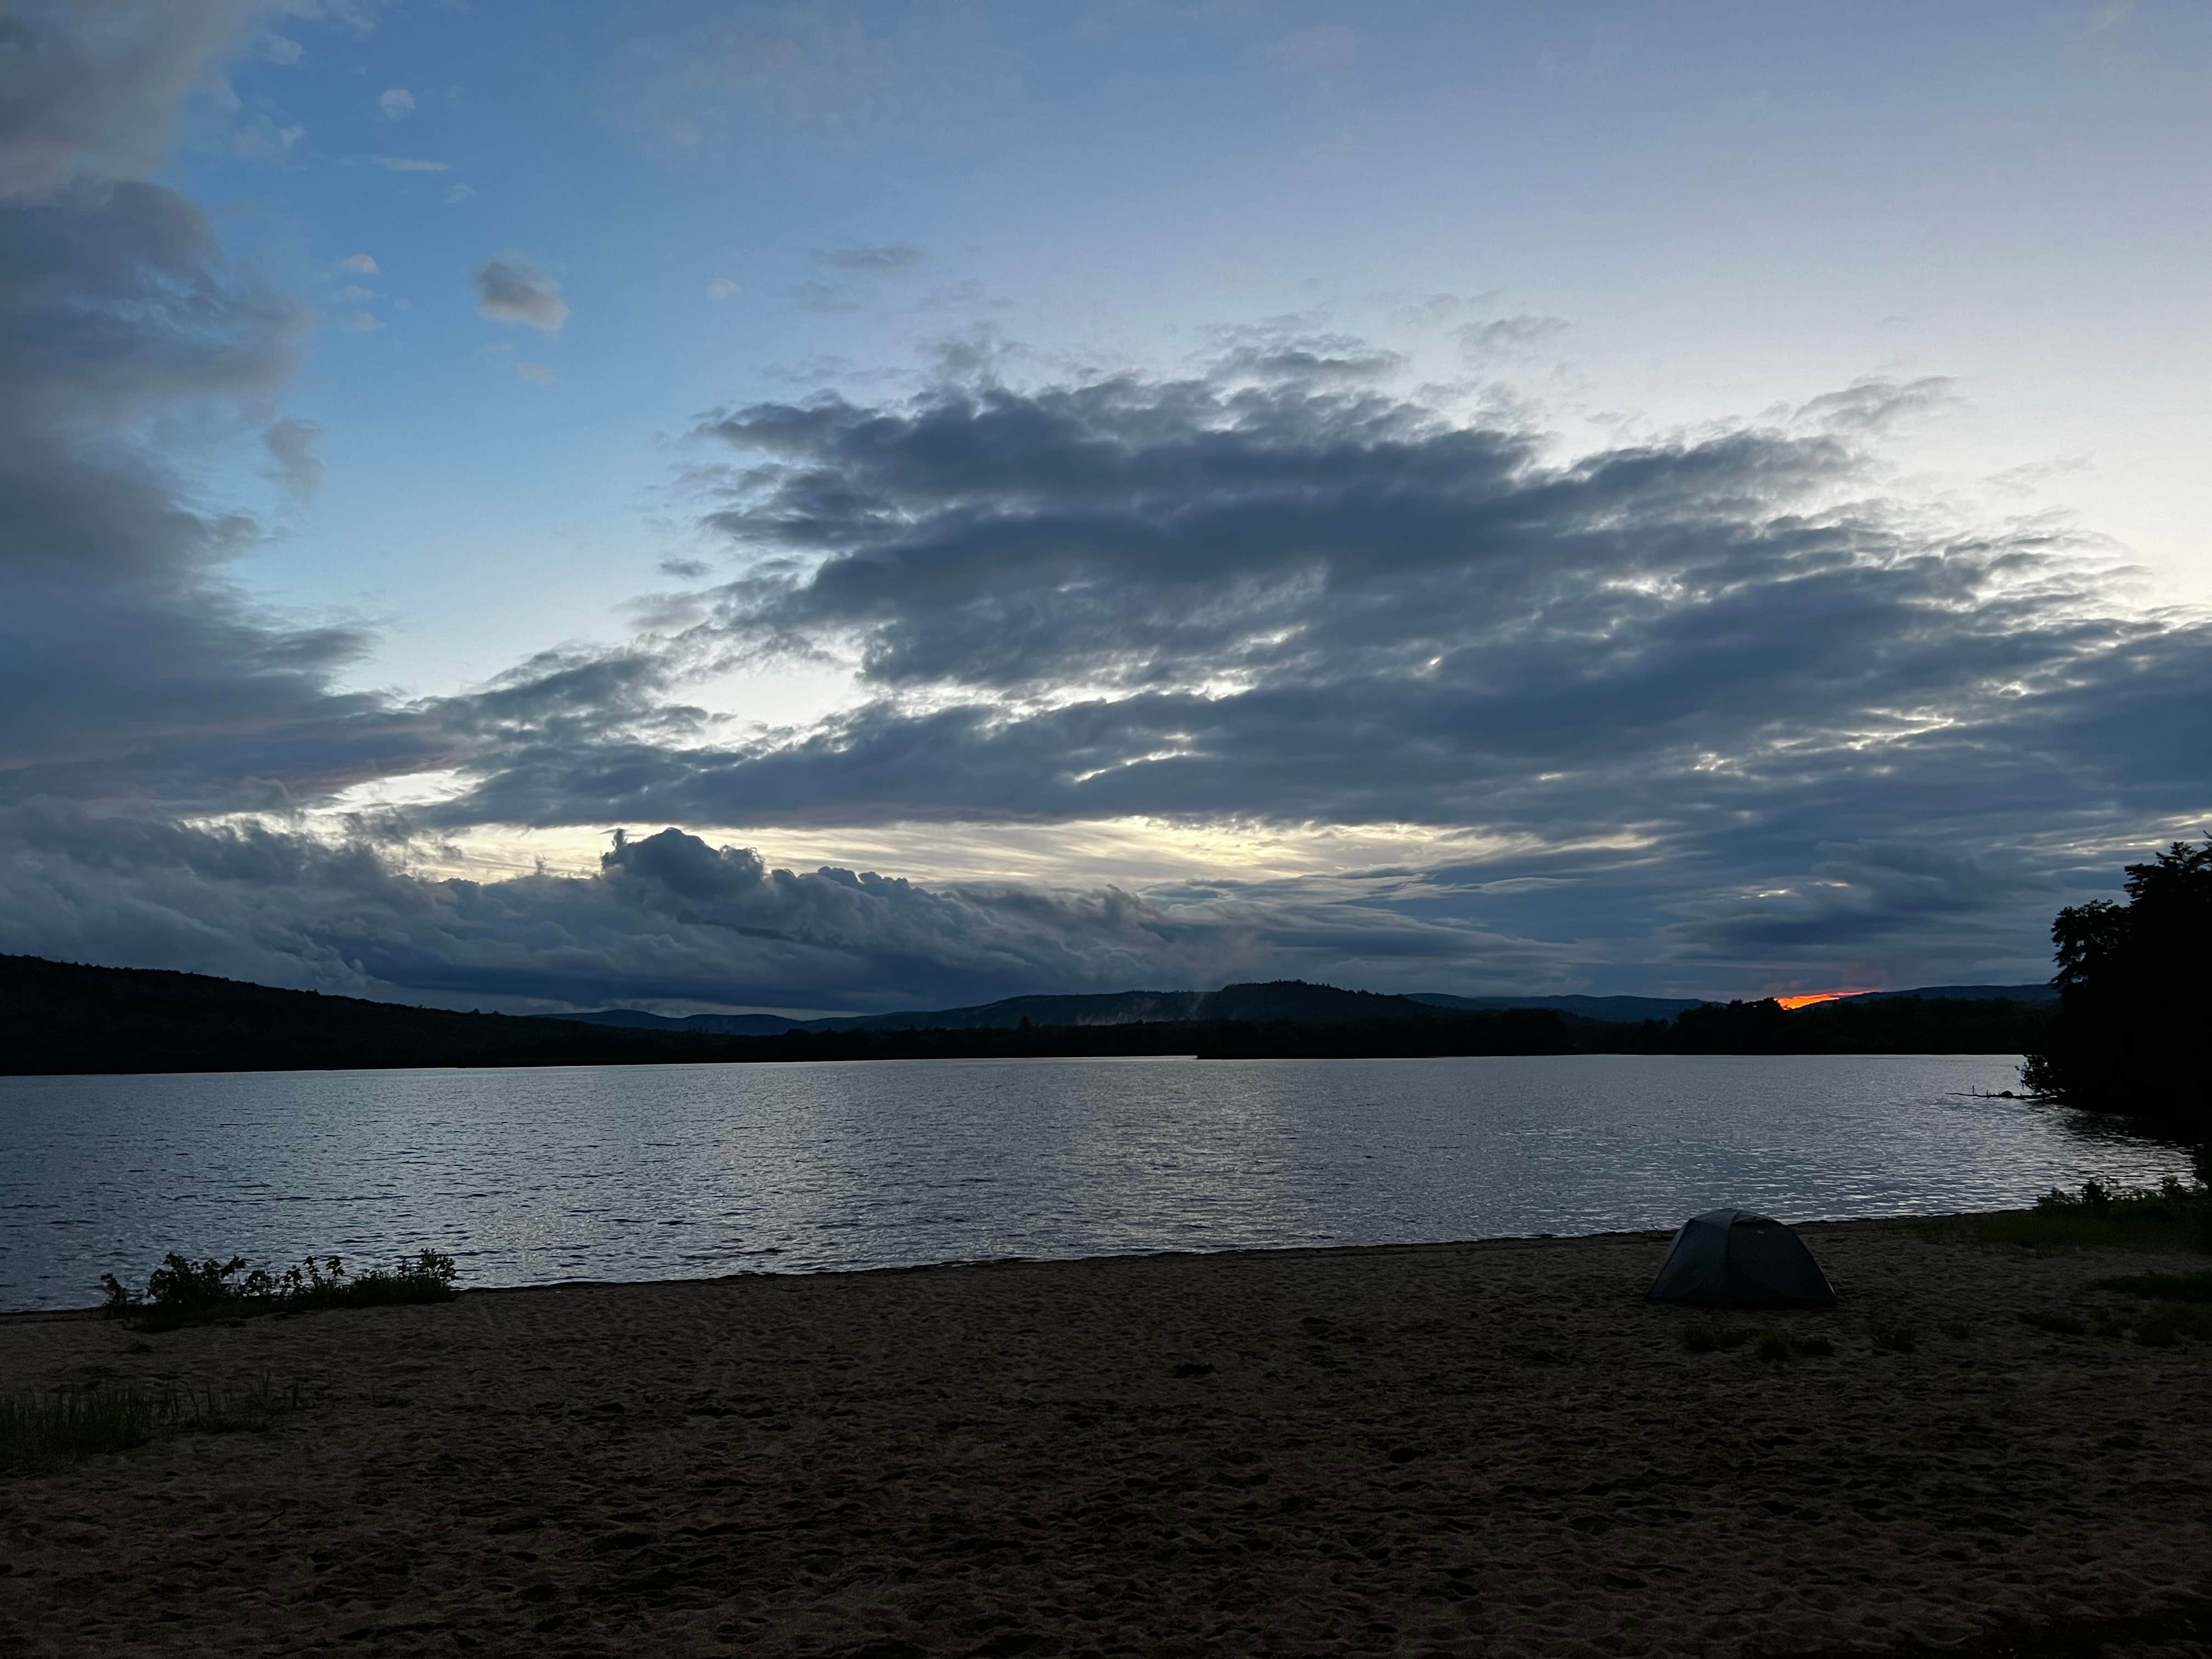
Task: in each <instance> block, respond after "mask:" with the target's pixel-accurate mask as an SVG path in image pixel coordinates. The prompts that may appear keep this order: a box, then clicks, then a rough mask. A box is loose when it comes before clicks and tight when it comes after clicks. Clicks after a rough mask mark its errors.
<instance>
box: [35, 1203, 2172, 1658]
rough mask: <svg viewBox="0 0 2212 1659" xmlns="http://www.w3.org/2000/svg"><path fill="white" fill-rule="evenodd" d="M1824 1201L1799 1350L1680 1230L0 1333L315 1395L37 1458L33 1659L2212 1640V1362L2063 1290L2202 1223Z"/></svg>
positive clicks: (929, 1270) (1531, 1649) (83, 1362)
mask: <svg viewBox="0 0 2212 1659" xmlns="http://www.w3.org/2000/svg"><path fill="white" fill-rule="evenodd" d="M1799 1231H1800V1232H1801V1234H1802V1236H1803V1237H1805V1239H1806V1241H1807V1243H1808V1245H1810V1247H1811V1248H1812V1249H1813V1251H1814V1255H1815V1256H1816V1257H1817V1258H1818V1259H1819V1260H1820V1262H1821V1265H1822V1266H1823V1267H1824V1268H1825V1269H1826V1271H1827V1273H1828V1274H1829V1277H1830V1278H1831V1279H1832V1280H1833V1282H1834V1283H1835V1285H1836V1288H1837V1291H1838V1295H1839V1296H1840V1297H1842V1298H1843V1300H1842V1301H1841V1303H1839V1304H1838V1306H1836V1307H1834V1308H1832V1309H1816V1310H1774V1311H1771V1312H1747V1313H1742V1314H1734V1315H1724V1316H1721V1317H1720V1320H1719V1322H1720V1323H1723V1324H1725V1325H1729V1326H1742V1327H1752V1328H1756V1327H1760V1326H1765V1327H1771V1328H1777V1329H1782V1330H1786V1331H1790V1332H1792V1333H1794V1334H1796V1335H1798V1336H1820V1337H1823V1338H1825V1339H1826V1340H1828V1341H1829V1343H1830V1344H1831V1345H1832V1349H1833V1352H1832V1354H1830V1355H1827V1356H1822V1357H1814V1356H1813V1355H1809V1354H1803V1353H1801V1354H1800V1356H1799V1357H1797V1358H1792V1359H1790V1360H1788V1361H1786V1362H1779V1363H1775V1362H1768V1361H1765V1360H1762V1359H1760V1358H1759V1357H1758V1355H1757V1352H1756V1351H1755V1345H1748V1344H1747V1345H1745V1346H1738V1347H1733V1348H1725V1349H1722V1350H1719V1351H1717V1352H1691V1351H1690V1350H1689V1348H1688V1347H1687V1346H1686V1345H1685V1344H1684V1342H1683V1341H1682V1340H1681V1338H1682V1334H1683V1331H1684V1328H1685V1327H1686V1325H1687V1324H1690V1323H1692V1322H1709V1321H1711V1316H1707V1315H1704V1314H1701V1313H1699V1312H1698V1311H1696V1310H1686V1309H1682V1308H1679V1307H1674V1306H1669V1305H1665V1304H1650V1303H1647V1302H1645V1301H1644V1300H1643V1292H1644V1290H1645V1289H1647V1288H1648V1286H1649V1285H1650V1279H1651V1277H1652V1275H1653V1274H1654V1273H1656V1271H1657V1267H1658V1265H1659V1261H1660V1260H1661V1258H1662V1256H1663V1254H1664V1250H1665V1246H1666V1238H1667V1236H1668V1235H1667V1234H1666V1233H1664V1232H1645V1231H1638V1232H1628V1233H1612V1234H1601V1235H1590V1236H1586V1237H1575V1238H1549V1239H1547V1238H1509V1239H1496V1240H1486V1241H1470V1242H1465V1243H1437V1244H1413V1245H1370V1246H1351V1247H1324V1248H1304V1249H1287V1250H1262V1251H1241V1252H1219V1253H1207V1254H1199V1253H1179V1254H1172V1255H1137V1256H1119V1257H1088V1258H1078V1259H1072V1260H1068V1261H997V1262H990V1263H981V1264H963V1265H939V1266H933V1267H905V1268H886V1269H871V1270H866V1271H860V1272H847V1273H811V1274H777V1273H765V1274H762V1273H756V1274H746V1275H741V1276H736V1277H730V1278H724V1279H703V1280H702V1279H694V1280H655V1281H644V1282H639V1283H629V1284H571V1285H551V1286H533V1287H517V1288H513V1289H505V1290H500V1291H474V1292H465V1293H463V1294H462V1295H461V1296H459V1297H457V1298H456V1299H455V1300H454V1301H453V1302H451V1303H445V1304H428V1305H418V1306H405V1307H388V1308H377V1309H365V1310H346V1311H333V1312H323V1313H313V1314H307V1315H303V1316H298V1317H295V1318H282V1319H279V1318H266V1319H253V1320H249V1321H246V1322H242V1323H240V1324H238V1325H236V1326H232V1327H199V1328H186V1329H182V1330H178V1331H174V1332H170V1333H166V1334H157V1335H150V1336H149V1335H144V1334H137V1333H133V1332H131V1331H130V1330H128V1329H125V1328H122V1327H120V1326H118V1325H116V1324H114V1323H112V1322H104V1321H100V1320H99V1319H97V1318H96V1317H95V1318H93V1319H83V1318H77V1319H73V1320H52V1319H47V1320H39V1321H22V1320H16V1321H9V1322H0V1385H5V1386H9V1387H21V1386H27V1385H33V1384H39V1383H52V1382H61V1381H68V1380H72V1379H76V1380H89V1379H90V1378H92V1377H94V1376H106V1377H109V1378H118V1379H128V1378H138V1379H143V1380H146V1381H149V1382H159V1381H161V1380H162V1379H164V1378H168V1379H173V1380H176V1381H179V1382H193V1383H200V1384H209V1383H216V1384H223V1383H248V1382H250V1381H251V1380H252V1379H254V1378H256V1377H260V1378H264V1379H267V1380H268V1381H270V1382H272V1383H275V1384H276V1386H277V1387H279V1388H287V1389H288V1388H289V1387H291V1386H292V1385H293V1384H295V1383H296V1384H298V1386H299V1389H300V1390H301V1394H300V1398H301V1402H302V1403H301V1407H300V1408H299V1409H298V1410H297V1411H295V1412H291V1413H286V1414H284V1415H283V1416H280V1417H279V1418H278V1419H277V1420H276V1424H275V1425H274V1426H273V1427H272V1428H271V1429H270V1431H268V1432H266V1433H264V1434H246V1435H240V1434H228V1435H207V1434H194V1435H179V1436H175V1437H167V1438H162V1439H158V1440H155V1441H154V1442H151V1443H148V1444H146V1445H144V1446H142V1447H139V1448H137V1449H134V1450H131V1451H129V1452H125V1453H119V1454H113V1455H104V1456H99V1457H94V1458H90V1459H88V1460H86V1461H84V1462H80V1463H77V1464H75V1465H72V1466H70V1467H69V1468H64V1469H61V1470H58V1471H56V1472H53V1473H51V1474H38V1475H32V1476H19V1477H15V1478H11V1479H7V1480H0V1561H4V1562H5V1563H6V1564H7V1565H9V1569H10V1570H9V1572H8V1573H6V1574H4V1575H0V1648H5V1649H7V1650H9V1651H20V1652H22V1653H24V1654H26V1655H29V1656H52V1659H61V1656H64V1655H68V1656H77V1655H94V1656H98V1655H105V1654H111V1653H114V1654H120V1653H126V1652H127V1653H132V1654H138V1653H178V1654H184V1653H195V1654H198V1653H209V1654H219V1655H240V1656H243V1655H246V1654H258V1653H265V1652H270V1651H277V1650H281V1651H302V1650H306V1651H320V1650H323V1649H324V1647H325V1644H331V1645H332V1646H333V1647H336V1646H337V1645H338V1644H343V1649H344V1650H347V1651H353V1652H368V1653H374V1654H385V1653H389V1654H393V1655H399V1654H415V1653H421V1652H425V1651H430V1652H443V1651H463V1650H471V1649H473V1650H479V1651H495V1652H499V1651H512V1650H516V1649H518V1648H520V1647H522V1646H525V1645H527V1646H530V1647H532V1648H534V1649H538V1650H543V1651H544V1652H545V1653H547V1654H568V1653H575V1654H584V1653H599V1652H605V1651H607V1650H619V1651H623V1652H625V1653H631V1654H640V1655H659V1654H671V1655H675V1654H684V1655H689V1654H699V1653H724V1652H728V1651H732V1650H744V1651H746V1652H748V1653H760V1654H765V1655H769V1656H776V1659H785V1656H788V1659H799V1656H808V1659H913V1656H917V1655H936V1654H946V1655H954V1654H959V1655H968V1654H999V1655H1012V1654H1038V1655H1050V1654H1062V1655H1068V1656H1073V1655H1078V1654H1086V1653H1095V1654H1119V1653H1131V1654H1155V1653H1158V1654H1188V1655H1191V1656H1197V1655H1200V1654H1201V1653H1203V1654H1221V1653H1254V1654H1260V1653H1265V1654H1300V1655H1303V1654H1315V1655H1318V1654H1322V1653H1345V1652H1356V1653H1365V1652H1377V1653H1409V1654H1416V1655H1436V1654H1454V1655H1460V1654H1466V1655H1474V1654H1482V1655H1491V1654H1530V1655H1534V1654H1553V1653H1563V1652H1566V1653H1577V1654H1589V1653H1618V1654H1646V1653H1648V1654H1654V1655H1658V1654H1665V1655H1674V1654H1681V1655H1690V1654H1721V1655H1738V1656H1744V1659H1751V1656H1774V1655H1784V1654H1808V1655H1809V1654H1828V1653H1840V1652H1846V1651H1850V1652H1860V1651H1863V1652H1872V1653H1888V1654H1898V1655H1902V1654H1905V1653H1911V1652H1922V1651H1926V1649H1925V1648H1924V1647H1922V1646H1916V1645H1915V1644H1953V1643H1960V1642H1968V1641H1984V1642H1995V1641H1996V1639H1997V1638H1998V1636H1999V1635H2000V1634H2001V1633H2002V1632H2007V1631H2018V1630H2033V1631H2036V1632H2048V1633H2049V1634H2050V1635H2051V1637H2052V1638H2054V1639H2056V1638H2057V1635H2058V1633H2059V1632H2063V1631H2065V1632H2079V1631H2081V1630H2093V1631H2096V1632H2107V1631H2109V1632H2112V1637H2113V1639H2118V1638H2119V1636H2121V1635H2122V1634H2124V1632H2128V1631H2130V1630H2133V1631H2136V1632H2140V1633H2139V1634H2138V1635H2137V1636H2136V1637H2134V1638H2130V1639H2132V1640H2134V1641H2135V1642H2136V1646H2135V1647H2134V1648H2132V1649H2131V1650H2130V1651H2131V1652H2132V1653H2134V1654H2135V1655H2136V1656H2137V1659H2147V1656H2148V1655H2150V1654H2153V1653H2157V1654H2160V1655H2164V1654H2166V1653H2168V1652H2169V1651H2170V1652H2172V1654H2174V1655H2177V1656H2178V1655H2179V1654H2182V1653H2185V1652H2191V1651H2198V1650H2197V1649H2192V1648H2190V1647H2188V1646H2186V1645H2185V1644H2184V1645H2179V1646H2175V1645H2172V1643H2178V1642H2179V1641H2180V1640H2181V1638H2182V1636H2185V1635H2187V1634H2188V1633H2189V1631H2190V1629H2191V1626H2189V1624H2188V1621H2189V1620H2191V1619H2193V1618H2195V1617H2196V1614H2195V1613H2192V1612H2191V1608H2192V1607H2196V1606H2197V1605H2198V1602H2199V1601H2200V1600H2201V1598H2203V1597H2204V1596H2207V1595H2212V1568H2208V1565H2207V1564H2208V1563H2212V1510H2207V1508H2206V1506H2205V1504H2204V1503H2203V1497H2202V1494H2203V1492H2204V1491H2205V1490H2207V1489H2208V1487H2212V1376H2208V1374H2207V1368H2206V1367H2205V1366H2204V1364H2203V1348H2202V1346H2201V1345H2192V1344H2190V1343H2186V1342H2184V1343H2182V1344H2180V1345H2178V1346H2173V1347H2170V1348H2155V1347H2149V1346H2142V1345H2140V1344H2137V1343H2135V1342H2132V1341H2128V1340H2118V1339H2117V1338H2112V1339H2107V1338H2103V1337H2098V1336H2095V1335H2082V1336H2078V1337H2077V1336H2071V1335H2065V1334H2053V1333H2052V1332H2051V1330H2050V1329H2047V1328H2041V1327H2038V1326H2035V1325H2032V1324H2030V1323H2027V1322H2025V1321H2024V1320H2023V1318H2022V1315H2024V1314H2050V1313H2063V1312H2064V1311H2065V1310H2069V1309H2072V1308H2077V1307H2081V1306H2083V1305H2085V1304H2083V1303H2082V1302H2081V1297H2082V1296H2084V1295H2087V1294H2091V1293H2090V1292H2087V1291H2085V1289H2084V1287H2085V1286H2086V1285H2088V1284H2089V1282H2090V1281H2092V1280H2093V1279H2097V1278H2099V1277H2101V1276H2103V1275H2106V1274H2110V1273H2124V1272H2142V1271H2145V1270H2149V1269H2164V1270H2166V1271H2188V1272H2200V1271H2202V1270H2203V1265H2204V1260H2203V1257H2202V1256H2197V1255H2178V1254H2172V1253H2165V1252H2137V1251H2128V1252H2120V1251H2087V1252H2081V1253H2078V1254H2075V1255H2065V1256H2057V1255H2029V1254H2027V1253H2024V1252H2020V1251H2015V1250H2009V1249H1993V1248H1989V1247H1980V1246H1971V1245H1963V1244H1957V1243H1937V1242H1933V1241H1930V1240H1929V1239H1927V1238H1924V1237H1919V1236H1918V1235H1917V1233H1915V1232H1914V1231H1912V1230H1911V1225H1910V1224H1900V1223H1899V1222H1897V1221H1893V1220H1865V1221H1844V1222H1828V1223H1813V1224H1807V1225H1804V1226H1802V1228H1801V1229H1800V1230H1799ZM1899 1329H1905V1330H1909V1331H1911V1332H1912V1333H1913V1334H1914V1339H1913V1340H1911V1341H1910V1342H1908V1343H1906V1345H1905V1346H1904V1347H1902V1348H1898V1347H1895V1346H1883V1345H1884V1343H1885V1342H1886V1341H1891V1340H1893V1337H1892V1335H1891V1334H1893V1333H1894V1332H1895V1331H1896V1330H1899ZM2130 1620H2134V1621H2137V1622H2136V1624H2134V1625H2130V1624H2128V1623H2127V1622H2126V1621H2130ZM2144 1620H2149V1621H2151V1622H2150V1623H2148V1624H2144V1623H2142V1622H2141V1621H2144ZM2153 1635H2156V1636H2157V1637H2158V1639H2159V1640H2160V1641H2167V1640H2168V1638H2171V1642H2170V1643H2169V1645H2168V1646H2166V1647H2159V1646H2154V1645H2149V1641H2150V1638H2151V1637H2152V1636H2153ZM2007 1639H2010V1638H2007ZM2068 1639H2072V1638H2068ZM2000 1650H2002V1649H2001V1648H2000V1647H1996V1646H1991V1647H1985V1648H1984V1649H1981V1650H1978V1651H1984V1652H1987V1653H1990V1654H1992V1655H1993V1654H1995V1653H1996V1652H1998V1651H2000ZM2083 1650H2084V1651H2087V1649H2086V1648H2085V1649H2083Z"/></svg>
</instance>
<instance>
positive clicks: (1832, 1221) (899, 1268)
mask: <svg viewBox="0 0 2212 1659" xmlns="http://www.w3.org/2000/svg"><path fill="white" fill-rule="evenodd" d="M2026 1209H2027V1206H2021V1208H2020V1209H2018V1210H1945V1211H1936V1212H1924V1213H1923V1212H1917V1211H1916V1212H1912V1213H1911V1214H1900V1215H1878V1216H1815V1217H1812V1218H1808V1219H1806V1220H1802V1221H1791V1222H1789V1223H1788V1224H1787V1225H1790V1227H1792V1228H1795V1229H1796V1230H1797V1231H1805V1230H1806V1229H1808V1228H1820V1227H1857V1226H1894V1225H1910V1224H1912V1223H1916V1222H1935V1221H1957V1220H1965V1219H1969V1218H1973V1217H1976V1216H1984V1215H2017V1214H2022V1213H2025V1212H2026ZM1778 1219H1779V1218H1778ZM1676 1225H1677V1226H1679V1225H1680V1224H1679V1223H1678V1224H1676ZM1675 1231H1676V1229H1675V1227H1613V1228H1607V1229H1606V1230H1604V1231H1600V1232H1594V1233H1495V1234H1486V1235H1484V1236H1482V1237H1479V1238H1449V1239H1416V1240H1410V1241H1406V1242H1402V1243H1396V1242H1394V1243H1376V1244H1265V1245H1231V1246H1228V1247H1226V1248H1225V1249H1218V1250H1121V1251H1115V1252H1110V1253H1108V1254H1105V1255H996V1256H969V1257H959V1258H955V1259H953V1260H951V1261H910V1262H896V1263H886V1264H884V1265H883V1266H880V1267H793V1268H791V1269H789V1270H787V1271H778V1270H776V1269H774V1268H764V1267H756V1268H744V1269H741V1270H739V1271H738V1272H737V1273H708V1274H678V1275H673V1276H671V1277H669V1278H665V1279H535V1280H532V1282H530V1283H529V1284H526V1285H467V1284H463V1285H458V1286H457V1287H456V1288H455V1290H454V1292H453V1294H454V1298H455V1299H456V1300H459V1299H460V1298H461V1297H474V1296H511V1295H514V1294H517V1293H519V1292H523V1291H568V1290H620V1289H624V1288H630V1287H638V1286H644V1285H721V1284H727V1283H730V1282H732V1281H737V1280H742V1279H826V1278H837V1277H843V1276H847V1275H863V1274H872V1273H959V1272H965V1271H968V1270H970V1269H976V1268H990V1267H1054V1266H1066V1265H1070V1264H1074V1263H1079V1262H1116V1261H1176V1260H1184V1259H1192V1260H1200V1259H1203V1260H1211V1259H1214V1258H1218V1257H1225V1256H1259V1257H1267V1256H1295V1255H1356V1254H1358V1253H1361V1252H1372V1251H1389V1250H1464V1249H1475V1248H1478V1247H1482V1246H1487V1245H1512V1244H1565V1243H1579V1242H1581V1241H1583V1240H1588V1239H1642V1238H1657V1239H1670V1238H1672V1237H1674V1233H1675ZM253 1317H255V1318H263V1317H270V1316H265V1315H255V1316H253ZM102 1318H103V1310H101V1308H100V1305H99V1304H91V1305H88V1306H85V1307H81V1308H13V1309H0V1328H5V1327H6V1325H7V1322H9V1321H11V1320H53V1321H77V1320H100V1319H102Z"/></svg>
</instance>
